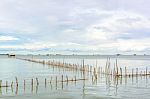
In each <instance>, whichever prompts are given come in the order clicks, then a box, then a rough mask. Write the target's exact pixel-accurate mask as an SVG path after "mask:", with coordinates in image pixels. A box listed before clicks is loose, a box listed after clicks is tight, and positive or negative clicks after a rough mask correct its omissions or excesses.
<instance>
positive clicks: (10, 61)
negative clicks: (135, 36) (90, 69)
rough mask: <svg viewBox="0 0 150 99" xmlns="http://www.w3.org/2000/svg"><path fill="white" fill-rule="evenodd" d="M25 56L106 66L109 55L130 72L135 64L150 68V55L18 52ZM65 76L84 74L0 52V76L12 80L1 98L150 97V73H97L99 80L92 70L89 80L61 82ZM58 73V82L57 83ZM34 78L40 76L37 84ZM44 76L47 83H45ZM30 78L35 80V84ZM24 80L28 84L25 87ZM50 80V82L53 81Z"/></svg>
mask: <svg viewBox="0 0 150 99" xmlns="http://www.w3.org/2000/svg"><path fill="white" fill-rule="evenodd" d="M17 57H22V58H31V59H32V58H33V59H36V60H46V61H48V60H55V61H60V62H69V63H76V64H81V60H82V59H84V60H85V64H89V65H91V66H95V65H97V66H101V67H105V64H106V60H107V57H110V59H111V66H113V65H114V63H115V60H116V58H117V59H118V65H119V66H120V67H122V68H124V67H125V66H126V67H127V69H128V71H129V72H130V71H131V69H132V68H137V67H138V68H140V70H145V68H146V67H147V68H148V70H150V67H149V65H150V56H88V55H87V56H63V55H60V56H17ZM62 75H64V79H66V76H68V78H69V79H74V78H75V76H76V78H77V79H81V78H83V74H82V73H81V72H79V71H71V70H66V69H65V70H64V69H63V68H56V67H54V66H47V65H42V64H38V63H32V62H28V61H24V60H19V59H16V58H8V57H7V56H0V80H2V85H6V81H7V82H8V85H10V84H11V83H12V81H13V87H8V88H6V87H2V88H0V99H141V98H142V99H149V98H150V76H147V77H146V76H145V77H144V76H143V77H141V76H140V77H133V78H132V77H130V78H129V77H128V78H125V77H123V78H118V79H114V78H113V77H111V76H105V75H101V74H100V75H98V80H97V81H92V80H91V75H92V74H91V73H86V74H85V75H86V79H87V80H79V81H76V82H72V81H70V82H68V83H67V82H63V84H62V82H60V81H61V79H62V77H61V76H62ZM56 76H57V79H58V83H57V84H56ZM15 77H17V78H18V82H19V86H18V88H17V87H16V85H15ZM35 78H38V80H39V85H38V86H37V84H36V80H35ZM45 78H46V79H47V83H46V85H45ZM31 79H33V80H34V84H33V86H32V85H31ZM24 80H25V82H26V85H25V87H24ZM50 81H51V83H50Z"/></svg>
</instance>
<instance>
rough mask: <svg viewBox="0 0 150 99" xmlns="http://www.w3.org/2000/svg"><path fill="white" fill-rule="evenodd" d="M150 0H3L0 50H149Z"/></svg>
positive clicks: (84, 51) (75, 52) (136, 51)
mask: <svg viewBox="0 0 150 99" xmlns="http://www.w3.org/2000/svg"><path fill="white" fill-rule="evenodd" d="M149 51H150V0H0V52H1V53H4V52H15V53H23V54H27V53H61V54H73V53H74V54H77V53H78V54H83V53H84V54H93V53H94V54H116V53H123V54H133V53H138V54H144V53H145V54H150V52H149Z"/></svg>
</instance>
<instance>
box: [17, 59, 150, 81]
mask: <svg viewBox="0 0 150 99" xmlns="http://www.w3.org/2000/svg"><path fill="white" fill-rule="evenodd" d="M17 59H21V60H25V61H29V62H34V63H40V64H44V65H51V66H56V67H60V68H69V69H71V70H76V71H82V72H83V73H85V72H92V73H93V75H94V78H95V79H97V75H98V74H105V75H112V76H116V77H120V76H147V75H150V71H148V68H147V67H146V68H145V70H144V71H142V70H140V69H139V68H132V71H128V69H127V67H126V66H125V67H124V69H123V68H122V67H119V66H118V60H117V59H116V61H115V63H114V66H113V68H112V66H111V63H110V58H107V61H106V66H105V68H103V67H104V66H103V67H99V66H97V61H96V66H90V65H86V64H85V62H84V61H85V60H84V59H83V60H82V63H81V64H71V63H65V62H60V61H54V60H52V61H50V60H49V61H45V60H42V61H41V60H36V59H24V58H17Z"/></svg>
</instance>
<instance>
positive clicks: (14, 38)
mask: <svg viewBox="0 0 150 99" xmlns="http://www.w3.org/2000/svg"><path fill="white" fill-rule="evenodd" d="M16 40H19V38H16V37H13V36H0V41H16Z"/></svg>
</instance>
